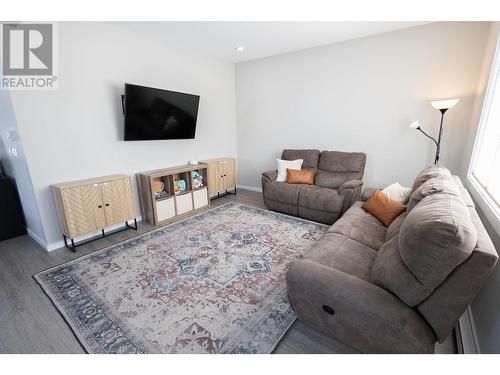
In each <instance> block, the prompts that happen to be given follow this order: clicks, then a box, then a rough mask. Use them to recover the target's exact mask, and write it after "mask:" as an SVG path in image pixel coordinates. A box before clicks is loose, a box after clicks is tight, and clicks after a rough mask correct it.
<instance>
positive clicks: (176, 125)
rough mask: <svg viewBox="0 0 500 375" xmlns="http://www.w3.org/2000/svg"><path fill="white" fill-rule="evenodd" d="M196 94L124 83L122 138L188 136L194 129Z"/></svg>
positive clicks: (182, 137) (128, 139)
mask: <svg viewBox="0 0 500 375" xmlns="http://www.w3.org/2000/svg"><path fill="white" fill-rule="evenodd" d="M199 101H200V97H199V96H198V95H191V94H184V93H181V92H175V91H167V90H160V89H155V88H151V87H144V86H137V85H132V84H129V83H126V84H125V95H124V100H123V105H124V113H125V140H126V141H147V140H156V139H190V138H194V135H195V132H196V119H197V117H198V104H199Z"/></svg>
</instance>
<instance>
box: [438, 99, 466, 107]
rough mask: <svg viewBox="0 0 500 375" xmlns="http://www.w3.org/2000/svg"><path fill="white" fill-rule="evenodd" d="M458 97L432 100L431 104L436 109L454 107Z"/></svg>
mask: <svg viewBox="0 0 500 375" xmlns="http://www.w3.org/2000/svg"><path fill="white" fill-rule="evenodd" d="M459 100H460V99H446V100H434V101H432V102H431V105H432V106H433V107H434V108H436V109H450V108H451V107H454V106H455V105H456V104H457V103H458V101H459Z"/></svg>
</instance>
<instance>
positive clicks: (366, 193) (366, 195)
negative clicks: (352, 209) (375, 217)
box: [361, 187, 376, 202]
mask: <svg viewBox="0 0 500 375" xmlns="http://www.w3.org/2000/svg"><path fill="white" fill-rule="evenodd" d="M375 190H376V188H372V187H367V188H364V189H363V192H362V193H361V201H362V202H366V201H367V200H368V199H369V198H370V197H371V196H372V194H373V192H374V191H375Z"/></svg>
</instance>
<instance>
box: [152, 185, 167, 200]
mask: <svg viewBox="0 0 500 375" xmlns="http://www.w3.org/2000/svg"><path fill="white" fill-rule="evenodd" d="M164 190H165V184H164V183H163V182H162V181H153V191H154V193H155V198H160V197H161V196H162V195H164V194H163V193H164V192H165V191H164Z"/></svg>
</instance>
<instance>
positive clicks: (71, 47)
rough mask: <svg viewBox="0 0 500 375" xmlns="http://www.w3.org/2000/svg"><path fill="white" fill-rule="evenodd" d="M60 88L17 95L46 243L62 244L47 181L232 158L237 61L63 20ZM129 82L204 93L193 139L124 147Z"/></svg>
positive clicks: (17, 111)
mask: <svg viewBox="0 0 500 375" xmlns="http://www.w3.org/2000/svg"><path fill="white" fill-rule="evenodd" d="M58 62H59V89H58V90H57V91H54V92H49V91H14V92H12V93H11V96H12V102H13V107H14V111H15V115H16V118H17V127H18V130H19V133H20V135H21V139H22V140H23V144H24V149H25V152H26V157H27V160H28V164H29V166H30V170H31V178H32V180H33V187H34V191H35V194H36V199H37V203H38V205H39V208H40V216H41V221H42V222H43V226H44V232H45V237H46V241H47V243H49V244H53V243H54V242H56V241H60V240H61V232H60V229H59V223H58V220H57V216H56V211H55V207H54V201H53V198H52V194H51V190H50V185H52V184H54V183H58V182H63V181H68V180H75V179H81V178H88V177H94V176H102V175H107V174H115V173H126V174H129V175H131V176H133V182H134V194H135V200H136V210H137V215H140V210H139V200H138V196H137V191H136V190H137V189H136V186H135V177H134V174H135V173H136V172H140V171H144V170H150V169H155V168H162V167H168V166H175V165H179V164H185V163H186V162H187V161H188V160H193V159H198V160H200V159H202V158H208V157H217V156H236V124H235V92H234V91H235V83H234V65H232V64H228V63H221V62H218V61H215V60H212V59H209V58H205V57H202V56H200V55H197V54H196V53H192V52H189V51H184V50H181V49H179V48H178V47H175V46H171V45H167V44H165V43H163V42H162V41H160V40H155V39H154V38H151V37H150V36H146V35H144V36H143V35H141V34H138V33H135V32H132V31H130V30H127V29H124V28H121V27H120V26H118V25H116V24H112V23H87V22H85V23H60V24H59V56H58ZM124 82H130V83H136V84H140V85H145V86H153V87H158V88H164V89H170V90H175V91H181V92H187V93H193V94H198V95H200V96H201V99H200V108H199V114H198V125H197V130H196V139H194V140H172V141H168V140H165V141H141V142H124V141H123V116H122V113H121V102H120V94H121V93H122V91H123V84H124Z"/></svg>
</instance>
